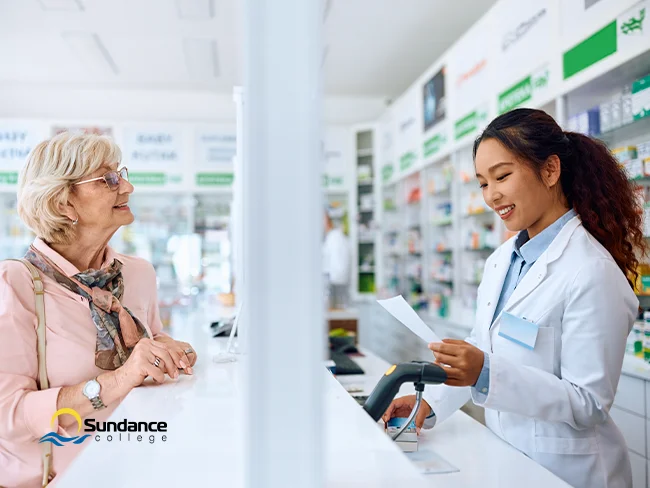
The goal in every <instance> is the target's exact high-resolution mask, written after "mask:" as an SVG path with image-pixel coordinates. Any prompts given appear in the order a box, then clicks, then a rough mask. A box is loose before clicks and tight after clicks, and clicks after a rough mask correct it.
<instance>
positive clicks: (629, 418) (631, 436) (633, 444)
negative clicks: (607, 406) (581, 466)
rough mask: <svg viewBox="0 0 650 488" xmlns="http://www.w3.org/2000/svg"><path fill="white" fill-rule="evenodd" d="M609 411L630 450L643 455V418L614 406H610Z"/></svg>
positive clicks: (644, 434) (644, 450) (644, 430)
mask: <svg viewBox="0 0 650 488" xmlns="http://www.w3.org/2000/svg"><path fill="white" fill-rule="evenodd" d="M609 413H610V415H611V416H612V418H613V419H614V422H616V425H617V426H618V428H619V429H621V432H622V433H623V437H625V441H626V442H627V447H628V448H629V449H630V451H634V452H635V453H637V454H639V455H641V456H643V457H645V455H646V448H645V436H646V420H645V418H644V417H640V416H638V415H635V414H633V413H630V412H627V411H625V410H622V409H620V408H618V407H616V406H614V407H612V409H611V410H610V412H609Z"/></svg>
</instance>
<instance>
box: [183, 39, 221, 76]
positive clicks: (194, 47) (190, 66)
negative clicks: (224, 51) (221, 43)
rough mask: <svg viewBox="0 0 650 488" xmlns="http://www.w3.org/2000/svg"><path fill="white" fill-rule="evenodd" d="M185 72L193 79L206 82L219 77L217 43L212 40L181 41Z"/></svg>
mask: <svg viewBox="0 0 650 488" xmlns="http://www.w3.org/2000/svg"><path fill="white" fill-rule="evenodd" d="M183 53H184V54H185V65H186V66H187V71H188V72H189V74H190V76H191V77H193V78H197V79H201V80H207V79H213V78H216V77H217V76H219V62H218V53H217V41H215V40H213V39H183Z"/></svg>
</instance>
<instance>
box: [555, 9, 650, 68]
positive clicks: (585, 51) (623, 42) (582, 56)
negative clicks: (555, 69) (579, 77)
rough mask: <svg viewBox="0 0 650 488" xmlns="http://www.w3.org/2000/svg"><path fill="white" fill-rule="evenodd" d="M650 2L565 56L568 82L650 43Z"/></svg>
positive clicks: (618, 18)
mask: <svg viewBox="0 0 650 488" xmlns="http://www.w3.org/2000/svg"><path fill="white" fill-rule="evenodd" d="M649 7H650V1H648V0H644V1H643V2H640V3H638V4H637V5H636V6H635V7H632V8H631V9H629V10H627V11H626V12H625V13H623V14H622V15H619V16H618V17H617V18H616V19H615V20H613V21H612V22H610V23H609V24H607V25H606V26H605V27H603V28H602V29H600V30H599V31H597V32H595V33H594V34H592V35H591V36H590V37H588V38H587V39H585V40H583V41H582V42H580V43H578V44H577V45H575V46H574V47H572V48H571V49H569V50H568V51H566V52H565V53H564V57H563V68H564V79H565V80H566V79H567V78H570V77H571V76H573V75H575V74H577V73H580V72H581V71H583V70H584V69H587V68H589V67H590V66H593V65H594V64H596V63H597V62H599V61H601V60H603V59H605V58H606V57H608V56H611V55H612V54H614V53H616V52H619V51H625V50H627V49H630V48H633V47H635V46H637V45H645V46H647V45H648V44H649V43H650V25H648V13H650V12H649V10H650V8H649Z"/></svg>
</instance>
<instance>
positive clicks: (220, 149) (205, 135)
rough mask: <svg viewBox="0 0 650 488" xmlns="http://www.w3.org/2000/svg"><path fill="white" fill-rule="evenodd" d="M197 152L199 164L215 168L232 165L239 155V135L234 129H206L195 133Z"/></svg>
mask: <svg viewBox="0 0 650 488" xmlns="http://www.w3.org/2000/svg"><path fill="white" fill-rule="evenodd" d="M194 144H195V151H196V160H197V164H199V165H202V166H214V165H216V164H232V159H233V158H234V157H235V154H236V153H237V135H236V134H235V130H234V129H230V130H228V129H227V128H220V127H217V126H215V127H205V128H201V129H200V130H197V131H196V133H195V139H194Z"/></svg>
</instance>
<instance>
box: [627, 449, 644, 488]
mask: <svg viewBox="0 0 650 488" xmlns="http://www.w3.org/2000/svg"><path fill="white" fill-rule="evenodd" d="M646 462H647V461H646V460H645V459H644V458H642V457H641V456H639V455H638V454H635V453H633V452H631V453H630V464H631V465H632V488H646V482H647V481H646V476H647V472H646V469H647V467H646Z"/></svg>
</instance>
